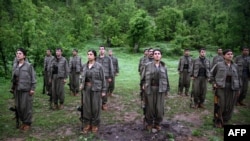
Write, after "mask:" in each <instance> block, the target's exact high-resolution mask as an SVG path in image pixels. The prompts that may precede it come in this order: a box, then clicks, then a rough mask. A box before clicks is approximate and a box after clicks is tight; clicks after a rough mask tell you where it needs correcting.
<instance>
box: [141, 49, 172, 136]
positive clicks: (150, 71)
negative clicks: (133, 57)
mask: <svg viewBox="0 0 250 141" xmlns="http://www.w3.org/2000/svg"><path fill="white" fill-rule="evenodd" d="M153 58H154V61H153V62H150V63H148V64H146V65H145V68H144V69H143V72H142V79H141V81H142V84H143V89H144V91H145V102H146V103H147V104H146V106H147V107H146V111H145V121H146V123H147V126H146V129H147V130H149V131H151V130H152V128H155V129H156V130H157V131H160V130H161V125H160V123H161V122H162V120H163V117H164V99H165V98H164V97H165V95H167V94H168V92H169V90H170V86H169V80H168V73H167V68H166V65H165V63H164V62H162V61H161V58H162V52H161V50H159V49H155V50H154V51H153Z"/></svg>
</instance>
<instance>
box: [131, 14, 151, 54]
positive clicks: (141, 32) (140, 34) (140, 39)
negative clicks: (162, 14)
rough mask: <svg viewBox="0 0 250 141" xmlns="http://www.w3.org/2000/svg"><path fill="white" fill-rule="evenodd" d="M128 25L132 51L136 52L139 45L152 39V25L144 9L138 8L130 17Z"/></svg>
mask: <svg viewBox="0 0 250 141" xmlns="http://www.w3.org/2000/svg"><path fill="white" fill-rule="evenodd" d="M129 25H130V30H129V31H128V37H129V39H130V43H131V46H132V47H133V48H134V51H135V52H138V51H139V48H140V46H141V45H143V44H145V43H146V42H148V41H152V40H153V36H152V33H153V30H154V29H153V25H152V24H151V20H150V17H149V16H148V14H147V12H146V11H144V10H138V12H137V13H136V15H135V16H133V17H132V18H131V19H130V21H129Z"/></svg>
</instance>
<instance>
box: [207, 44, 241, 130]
mask: <svg viewBox="0 0 250 141" xmlns="http://www.w3.org/2000/svg"><path fill="white" fill-rule="evenodd" d="M223 56H224V61H223V62H218V63H217V64H216V65H215V66H214V67H213V68H212V69H211V79H210V83H211V84H212V86H213V88H214V90H215V95H214V99H215V105H214V106H215V107H214V120H213V121H214V125H215V127H218V128H222V127H223V125H224V124H225V123H227V122H228V121H229V120H230V119H231V117H232V114H233V109H234V105H235V102H236V100H237V95H239V92H240V87H241V84H240V77H239V74H238V68H237V65H236V64H235V63H233V52H232V50H230V49H226V50H224V51H223Z"/></svg>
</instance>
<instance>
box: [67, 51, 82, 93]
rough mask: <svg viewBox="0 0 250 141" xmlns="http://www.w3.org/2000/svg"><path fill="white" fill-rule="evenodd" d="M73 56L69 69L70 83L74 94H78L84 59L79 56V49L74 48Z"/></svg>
mask: <svg viewBox="0 0 250 141" xmlns="http://www.w3.org/2000/svg"><path fill="white" fill-rule="evenodd" d="M72 55H73V56H72V57H70V59H69V69H70V77H69V84H70V91H71V92H72V95H74V96H77V95H78V92H79V83H80V82H79V77H80V72H81V71H82V70H81V69H82V59H81V57H80V56H78V50H77V49H73V51H72Z"/></svg>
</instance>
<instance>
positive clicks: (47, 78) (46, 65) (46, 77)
mask: <svg viewBox="0 0 250 141" xmlns="http://www.w3.org/2000/svg"><path fill="white" fill-rule="evenodd" d="M53 59H54V56H52V55H50V56H45V58H44V63H43V69H44V70H43V71H44V74H43V75H44V76H43V77H44V83H45V88H46V91H47V94H48V95H49V96H50V98H49V101H50V102H52V89H51V87H52V85H51V82H49V81H50V75H49V68H50V63H51V61H52V60H53Z"/></svg>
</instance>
